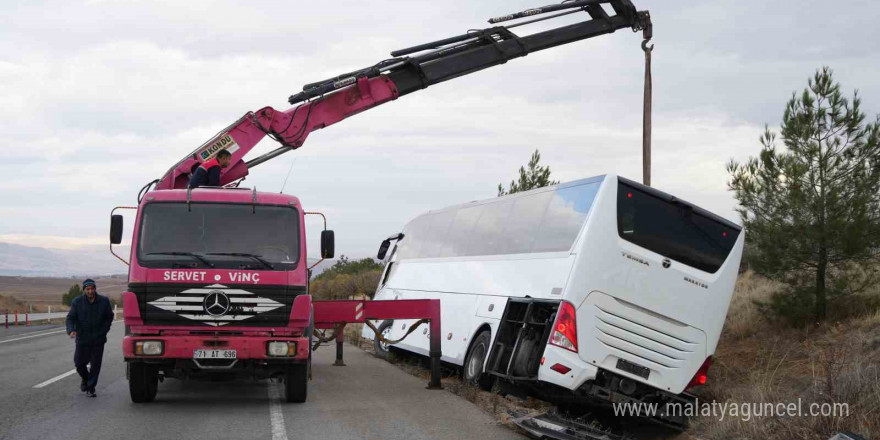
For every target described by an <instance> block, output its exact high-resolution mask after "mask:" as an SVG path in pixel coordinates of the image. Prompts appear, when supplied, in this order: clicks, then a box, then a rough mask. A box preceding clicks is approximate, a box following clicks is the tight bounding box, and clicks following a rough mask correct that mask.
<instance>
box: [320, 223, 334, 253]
mask: <svg viewBox="0 0 880 440" xmlns="http://www.w3.org/2000/svg"><path fill="white" fill-rule="evenodd" d="M335 249H336V243H335V238H334V235H333V231H327V230H325V231H321V258H333V254H334V251H335Z"/></svg>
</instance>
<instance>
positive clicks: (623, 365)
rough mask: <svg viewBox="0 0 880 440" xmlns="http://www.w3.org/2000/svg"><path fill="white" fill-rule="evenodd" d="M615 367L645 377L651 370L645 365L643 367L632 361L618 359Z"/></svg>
mask: <svg viewBox="0 0 880 440" xmlns="http://www.w3.org/2000/svg"><path fill="white" fill-rule="evenodd" d="M617 369H618V370H623V371H626V372H627V373H632V374H635V375H636V376H641V377H644V378H645V379H647V378H648V376H649V375H650V374H651V370H650V369H649V368H647V367H643V366H641V365H639V364H634V363H632V362H629V361H626V360H623V359H618V360H617Z"/></svg>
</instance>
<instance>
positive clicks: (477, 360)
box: [464, 330, 494, 391]
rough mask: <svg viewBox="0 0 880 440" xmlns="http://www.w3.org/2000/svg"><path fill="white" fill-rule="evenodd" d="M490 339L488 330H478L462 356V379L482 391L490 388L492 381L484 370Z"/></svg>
mask: <svg viewBox="0 0 880 440" xmlns="http://www.w3.org/2000/svg"><path fill="white" fill-rule="evenodd" d="M490 339H491V335H490V334H489V331H488V330H483V331H482V332H480V334H479V335H477V337H476V339H474V343H473V344H472V345H471V349H470V350H469V351H468V354H467V357H465V358H464V381H465V382H467V383H468V384H471V385H473V386H476V387H479V388H480V389H481V390H483V391H489V390H491V389H492V383H493V382H494V378H493V377H492V376H491V375H489V374H486V373H485V371H484V369H485V365H486V358H487V357H488V356H489V344H490Z"/></svg>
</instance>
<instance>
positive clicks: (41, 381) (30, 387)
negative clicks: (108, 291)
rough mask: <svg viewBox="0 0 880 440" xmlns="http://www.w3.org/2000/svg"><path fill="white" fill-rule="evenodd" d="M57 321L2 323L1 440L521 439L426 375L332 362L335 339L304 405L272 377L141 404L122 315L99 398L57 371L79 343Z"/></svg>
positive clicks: (185, 389)
mask: <svg viewBox="0 0 880 440" xmlns="http://www.w3.org/2000/svg"><path fill="white" fill-rule="evenodd" d="M60 329H61V328H60V327H50V326H42V327H40V328H31V329H27V330H28V331H26V332H25V331H23V330H20V329H17V330H16V331H14V332H9V331H6V330H4V329H2V328H0V439H7V438H8V439H41V440H48V439H89V440H95V439H110V438H113V439H116V438H122V437H125V438H128V439H140V438H143V439H150V440H155V439H165V438H186V439H211V440H217V439H240V438H247V439H251V438H253V439H260V438H262V439H272V440H284V439H322V440H327V439H361V438H368V439H383V440H385V439H461V438H478V439H480V440H491V439H522V438H524V437H522V436H519V435H517V434H516V433H514V432H513V431H511V430H509V429H507V428H505V427H503V426H499V425H497V424H496V423H495V421H494V420H493V419H492V418H490V417H489V416H488V415H486V414H485V413H483V412H481V411H480V410H479V409H478V408H476V407H475V406H474V405H473V404H471V403H470V402H468V401H466V400H464V399H461V398H459V397H457V396H455V395H453V394H451V393H448V392H443V391H433V390H426V389H425V385H426V383H425V381H424V380H422V379H419V378H416V377H413V376H411V375H409V374H406V373H405V372H403V371H400V370H398V369H397V368H395V367H394V366H392V365H390V364H387V363H385V362H384V361H381V360H379V359H376V358H373V357H372V356H370V355H369V354H367V353H365V352H363V351H361V350H357V349H355V348H354V347H350V346H346V348H347V350H346V353H345V357H346V359H345V360H346V363H347V364H348V366H346V367H334V366H332V363H333V359H334V354H335V353H334V351H333V347H332V346H331V347H322V348H321V349H319V350H318V351H317V352H315V354H314V356H315V357H314V360H313V364H312V365H313V375H312V381H311V382H310V383H309V397H308V401H307V402H306V403H303V404H288V403H282V402H281V401H280V399H279V398H278V396H279V395H280V393H281V390H280V388H279V386H278V385H277V384H273V383H270V382H268V381H260V382H181V381H177V380H173V379H169V380H167V381H165V382H164V383H162V384H159V394H158V396H157V398H156V401H155V402H153V403H150V404H141V405H135V404H133V403H131V400H130V399H129V395H128V382H127V381H126V379H125V372H124V362H123V361H122V352H121V347H120V340H121V338H122V333H123V327H122V325H121V322H117V323H116V324H114V325H113V328H112V330H111V331H110V335H109V339H110V340H109V342H108V343H107V346H106V349H105V352H104V364H103V368H102V371H101V377H100V381H99V383H98V388H97V393H98V397H97V398H94V399H92V398H88V397H86V396H85V394H83V393H81V392H80V391H79V377H78V376H77V375H76V374H72V375H69V376H65V377H62V378H60V379H57V378H58V377H59V376H62V375H63V374H65V373H67V372H69V371H71V370H72V369H73V348H74V347H73V342H72V341H71V340H70V339H68V338H67V335H66V334H65V333H64V332H63V330H60ZM21 338H24V339H21ZM52 379H56V380H54V381H52ZM40 385H41V386H40ZM35 386H40V387H39V388H36V387H35Z"/></svg>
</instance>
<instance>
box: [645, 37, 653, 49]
mask: <svg viewBox="0 0 880 440" xmlns="http://www.w3.org/2000/svg"><path fill="white" fill-rule="evenodd" d="M649 41H651V39H649V38H646V39H644V40H642V50H643V51H645V52H650V51H652V50H654V45H653V44H652V45H650V46H648V42H649Z"/></svg>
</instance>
